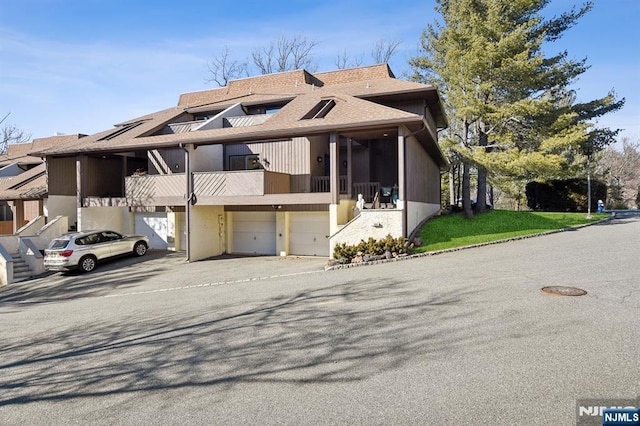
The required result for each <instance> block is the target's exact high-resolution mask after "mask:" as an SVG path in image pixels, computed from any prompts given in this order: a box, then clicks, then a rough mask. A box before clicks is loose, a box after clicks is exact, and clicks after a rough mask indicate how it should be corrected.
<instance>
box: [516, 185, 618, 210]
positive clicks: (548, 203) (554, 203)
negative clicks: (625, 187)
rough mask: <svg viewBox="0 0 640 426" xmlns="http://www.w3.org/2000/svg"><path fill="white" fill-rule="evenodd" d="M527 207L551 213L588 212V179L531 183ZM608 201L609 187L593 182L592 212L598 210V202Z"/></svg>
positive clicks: (528, 188)
mask: <svg viewBox="0 0 640 426" xmlns="http://www.w3.org/2000/svg"><path fill="white" fill-rule="evenodd" d="M526 194H527V206H529V208H530V209H532V210H537V211H550V212H586V211H587V181H586V179H565V180H552V181H549V182H545V183H542V182H529V183H528V184H527V186H526ZM606 199H607V186H606V185H605V184H604V183H603V182H600V181H598V180H592V181H591V210H592V211H595V210H596V209H597V208H598V200H606Z"/></svg>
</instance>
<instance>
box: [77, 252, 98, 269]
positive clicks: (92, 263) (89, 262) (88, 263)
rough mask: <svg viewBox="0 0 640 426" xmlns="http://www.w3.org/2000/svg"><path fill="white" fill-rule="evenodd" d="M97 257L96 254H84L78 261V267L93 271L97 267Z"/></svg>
mask: <svg viewBox="0 0 640 426" xmlns="http://www.w3.org/2000/svg"><path fill="white" fill-rule="evenodd" d="M97 262H98V261H97V259H96V258H95V257H94V256H84V257H81V258H80V262H78V269H80V271H82V272H91V271H93V270H94V269H95V268H96V263H97Z"/></svg>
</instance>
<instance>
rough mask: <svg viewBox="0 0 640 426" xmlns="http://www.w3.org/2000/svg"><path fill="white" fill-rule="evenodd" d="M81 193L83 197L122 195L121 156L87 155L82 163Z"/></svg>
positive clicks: (122, 173)
mask: <svg viewBox="0 0 640 426" xmlns="http://www.w3.org/2000/svg"><path fill="white" fill-rule="evenodd" d="M82 175H83V176H84V178H83V180H82V185H83V188H82V194H83V195H84V196H85V197H92V196H93V197H122V196H123V195H124V193H123V178H124V172H123V162H122V159H121V158H106V159H105V158H93V157H89V158H87V160H86V161H85V162H83V163H82Z"/></svg>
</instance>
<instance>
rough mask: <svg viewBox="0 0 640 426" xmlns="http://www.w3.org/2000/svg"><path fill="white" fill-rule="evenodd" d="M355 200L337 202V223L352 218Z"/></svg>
mask: <svg viewBox="0 0 640 426" xmlns="http://www.w3.org/2000/svg"><path fill="white" fill-rule="evenodd" d="M355 206H356V200H346V199H345V200H340V204H338V225H344V224H346V223H348V222H349V221H350V220H351V219H353V209H354V207H355Z"/></svg>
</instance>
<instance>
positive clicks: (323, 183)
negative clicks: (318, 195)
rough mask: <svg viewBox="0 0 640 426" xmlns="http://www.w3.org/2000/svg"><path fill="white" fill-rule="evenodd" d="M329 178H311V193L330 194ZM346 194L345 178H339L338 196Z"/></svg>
mask: <svg viewBox="0 0 640 426" xmlns="http://www.w3.org/2000/svg"><path fill="white" fill-rule="evenodd" d="M330 179H331V177H330V176H311V192H331V180H330ZM346 193H347V177H346V176H340V194H346Z"/></svg>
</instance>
